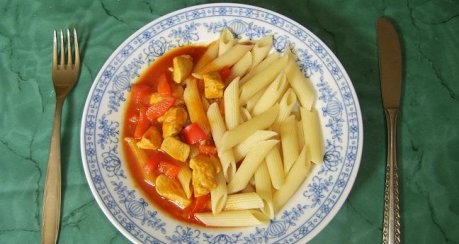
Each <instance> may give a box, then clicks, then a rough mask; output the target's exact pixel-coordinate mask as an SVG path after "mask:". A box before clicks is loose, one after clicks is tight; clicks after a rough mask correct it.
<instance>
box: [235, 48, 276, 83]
mask: <svg viewBox="0 0 459 244" xmlns="http://www.w3.org/2000/svg"><path fill="white" fill-rule="evenodd" d="M278 59H280V55H279V53H277V52H274V53H271V54H270V55H268V57H266V58H265V60H263V61H262V62H261V63H259V64H258V65H257V66H255V67H254V68H253V69H252V70H250V71H249V73H247V74H246V75H245V76H244V77H242V78H241V84H244V83H245V82H246V81H248V80H249V79H251V78H252V77H253V76H254V75H256V74H258V73H260V72H261V71H262V70H265V69H266V67H268V65H270V64H271V63H272V62H274V61H276V60H278Z"/></svg>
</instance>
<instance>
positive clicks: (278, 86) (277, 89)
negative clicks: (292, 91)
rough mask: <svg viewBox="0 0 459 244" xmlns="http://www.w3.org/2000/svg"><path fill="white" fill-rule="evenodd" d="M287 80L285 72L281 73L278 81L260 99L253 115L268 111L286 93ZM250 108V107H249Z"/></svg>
mask: <svg viewBox="0 0 459 244" xmlns="http://www.w3.org/2000/svg"><path fill="white" fill-rule="evenodd" d="M287 84H288V82H287V79H286V76H285V73H284V72H281V73H280V74H279V75H278V76H277V77H276V79H274V81H273V82H272V83H271V84H270V85H269V86H268V88H266V90H264V92H263V94H262V96H261V97H260V99H258V101H257V103H256V105H255V106H254V107H253V109H252V114H253V115H258V114H261V113H263V112H264V111H266V110H268V109H269V108H270V107H271V106H273V105H274V104H275V103H276V102H277V100H278V99H279V98H280V97H281V96H282V95H283V94H284V93H285V90H286V89H287ZM247 106H248V105H247Z"/></svg>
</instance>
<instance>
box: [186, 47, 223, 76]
mask: <svg viewBox="0 0 459 244" xmlns="http://www.w3.org/2000/svg"><path fill="white" fill-rule="evenodd" d="M218 46H219V42H218V41H214V42H212V43H211V44H210V45H209V47H208V48H207V50H206V52H205V53H204V54H203V55H202V57H201V58H200V59H199V60H198V62H197V63H196V64H195V65H194V68H193V71H192V72H193V73H200V72H201V71H202V69H203V68H204V66H206V65H207V64H209V63H210V62H212V60H214V59H215V58H217V56H218Z"/></svg>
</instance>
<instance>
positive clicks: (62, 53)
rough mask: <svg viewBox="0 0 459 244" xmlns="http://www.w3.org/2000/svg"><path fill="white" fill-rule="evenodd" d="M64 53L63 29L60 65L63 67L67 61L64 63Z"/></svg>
mask: <svg viewBox="0 0 459 244" xmlns="http://www.w3.org/2000/svg"><path fill="white" fill-rule="evenodd" d="M64 53H65V47H64V34H63V33H62V29H61V61H60V63H59V64H60V65H61V66H62V67H63V65H64V64H65V61H64Z"/></svg>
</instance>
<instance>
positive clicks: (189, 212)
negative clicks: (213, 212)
mask: <svg viewBox="0 0 459 244" xmlns="http://www.w3.org/2000/svg"><path fill="white" fill-rule="evenodd" d="M209 202H210V194H207V195H204V196H200V197H196V198H195V199H194V201H193V202H192V203H191V204H190V206H189V207H188V208H186V210H185V212H186V216H187V217H188V219H192V218H194V214H195V213H201V212H204V211H206V210H207V209H209Z"/></svg>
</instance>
